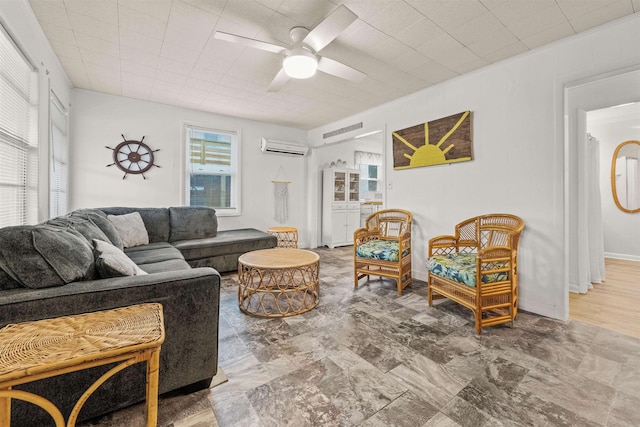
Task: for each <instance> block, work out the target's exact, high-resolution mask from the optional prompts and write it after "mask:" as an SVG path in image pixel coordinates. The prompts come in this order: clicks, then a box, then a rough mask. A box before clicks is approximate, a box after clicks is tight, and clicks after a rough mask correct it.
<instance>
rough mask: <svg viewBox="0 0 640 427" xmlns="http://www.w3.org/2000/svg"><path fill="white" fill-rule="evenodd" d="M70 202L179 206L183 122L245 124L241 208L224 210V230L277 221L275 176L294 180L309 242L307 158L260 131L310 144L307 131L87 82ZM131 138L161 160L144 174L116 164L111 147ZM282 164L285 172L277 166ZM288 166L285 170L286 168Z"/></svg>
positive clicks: (81, 96) (297, 214)
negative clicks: (275, 148) (271, 142)
mask: <svg viewBox="0 0 640 427" xmlns="http://www.w3.org/2000/svg"><path fill="white" fill-rule="evenodd" d="M73 105H74V111H75V114H74V116H73V120H72V129H71V130H72V135H71V138H72V142H71V146H72V151H71V160H70V163H71V171H70V174H71V182H70V186H71V188H70V191H71V208H72V209H77V208H82V207H98V206H138V207H145V206H179V205H181V204H182V197H181V196H182V191H183V171H184V167H183V162H184V147H185V143H184V142H183V141H184V139H183V126H184V123H185V122H188V123H192V124H198V125H201V126H206V127H210V128H214V129H221V130H231V131H241V142H240V145H241V155H240V156H241V157H240V159H241V164H242V166H241V167H242V176H241V185H242V196H241V197H242V205H241V207H242V214H241V215H240V216H233V217H220V218H219V226H220V229H221V230H228V229H237V228H257V229H261V230H266V229H267V228H268V227H271V226H275V225H279V224H278V223H277V222H276V221H275V219H273V217H274V212H273V206H274V200H273V191H274V190H273V183H272V182H271V180H272V179H286V180H289V181H292V182H291V184H290V185H289V220H288V221H287V223H286V225H289V226H293V227H297V228H298V230H299V235H300V245H301V246H304V245H307V239H306V237H305V236H306V235H307V234H308V231H307V229H306V225H305V218H306V204H305V201H306V198H305V188H306V182H305V179H306V174H305V171H306V164H305V163H306V161H307V160H306V158H304V157H291V156H286V155H276V154H265V153H262V152H261V151H260V149H259V142H258V140H259V138H260V137H266V138H273V139H279V140H283V141H292V142H300V143H306V137H307V135H306V131H302V130H299V129H294V128H288V127H283V126H276V125H272V124H267V123H261V122H256V121H251V120H244V119H239V118H234V117H228V116H222V115H217V114H211V113H206V112H203V111H197V110H191V109H187V108H181V107H174V106H169V105H164V104H157V103H153V102H147V101H140V100H135V99H130V98H125V97H120V96H114V95H107V94H103V93H98V92H92V91H87V90H81V89H74V91H73ZM120 134H124V136H125V137H126V138H127V139H140V138H142V136H144V137H145V139H144V141H145V143H147V144H148V145H149V147H151V148H152V149H154V150H155V149H160V151H158V152H157V153H155V159H156V164H158V165H159V166H161V167H160V168H152V169H151V170H150V171H149V172H148V173H146V174H145V175H146V176H147V179H146V180H145V179H143V178H142V176H140V175H128V176H127V178H126V179H122V176H123V175H124V174H123V173H122V172H121V171H120V170H119V169H117V168H116V167H115V166H112V167H106V165H107V164H110V163H112V158H111V156H112V151H111V150H108V149H107V148H105V146H109V147H112V148H113V147H115V146H116V145H117V144H118V143H119V142H121V141H122V137H121V136H120ZM281 167H282V171H281V172H279V170H280V168H281ZM283 172H284V174H283Z"/></svg>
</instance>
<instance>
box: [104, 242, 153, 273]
mask: <svg viewBox="0 0 640 427" xmlns="http://www.w3.org/2000/svg"><path fill="white" fill-rule="evenodd" d="M93 252H94V256H95V259H96V270H98V275H99V276H100V277H101V278H103V279H108V278H110V277H123V276H142V275H145V274H147V273H146V272H145V271H144V270H142V269H141V268H140V267H138V266H137V265H136V264H135V263H134V262H133V261H131V258H129V257H128V256H127V254H125V253H124V252H122V251H121V250H120V249H118V248H116V247H115V246H113V245H112V244H111V243H109V242H105V241H103V240H98V239H93Z"/></svg>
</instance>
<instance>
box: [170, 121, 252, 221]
mask: <svg viewBox="0 0 640 427" xmlns="http://www.w3.org/2000/svg"><path fill="white" fill-rule="evenodd" d="M191 129H194V130H197V131H201V132H209V133H218V134H222V135H229V136H231V137H232V142H231V173H230V175H231V189H230V192H231V196H230V204H231V207H229V208H219V207H213V208H214V209H215V210H216V215H217V216H239V215H241V213H242V207H241V204H242V203H241V202H242V180H241V177H242V174H241V164H242V162H241V161H240V152H241V150H240V145H241V143H242V132H241V130H240V129H237V130H224V129H219V128H215V127H211V126H207V125H203V124H196V123H191V122H184V123H183V126H182V140H183V149H182V155H183V161H182V165H183V167H184V173H183V175H182V179H183V182H182V203H183V205H184V206H190V203H191V200H190V198H191V191H190V183H191V167H190V166H191V162H190V157H191V156H190V153H191V140H190V136H189V134H190V130H191Z"/></svg>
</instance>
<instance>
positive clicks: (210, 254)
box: [0, 207, 277, 426]
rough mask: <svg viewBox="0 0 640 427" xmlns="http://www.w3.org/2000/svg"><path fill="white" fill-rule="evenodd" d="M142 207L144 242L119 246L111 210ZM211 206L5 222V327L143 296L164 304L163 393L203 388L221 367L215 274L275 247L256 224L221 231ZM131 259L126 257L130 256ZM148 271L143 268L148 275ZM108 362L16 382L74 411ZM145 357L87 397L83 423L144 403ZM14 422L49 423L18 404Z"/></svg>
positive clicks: (0, 245)
mask: <svg viewBox="0 0 640 427" xmlns="http://www.w3.org/2000/svg"><path fill="white" fill-rule="evenodd" d="M133 212H138V213H139V215H140V217H141V218H142V221H143V222H144V228H145V229H146V231H147V235H148V243H147V244H141V245H136V246H132V247H125V248H123V246H122V243H123V242H122V239H121V237H120V236H119V230H118V229H116V228H115V227H113V224H112V223H111V222H110V221H109V219H108V217H107V216H108V215H125V214H131V213H133ZM217 226H218V223H217V217H216V215H215V210H213V209H210V208H195V207H172V208H124V207H112V208H100V209H83V210H78V211H75V212H72V213H71V214H69V215H66V216H64V217H58V218H54V219H52V220H49V221H47V222H45V223H42V224H38V225H35V226H20V227H5V228H2V229H0V327H2V326H5V325H7V324H9V323H18V322H24V321H31V320H38V319H45V318H51V317H59V316H64V315H71V314H78V313H85V312H92V311H98V310H105V309H110V308H116V307H122V306H127V305H133V304H140V303H146V302H159V303H161V304H162V306H163V311H164V318H165V332H166V339H165V343H164V345H163V346H162V351H161V353H160V393H161V394H162V393H167V392H169V391H174V390H178V389H180V390H185V391H189V392H191V391H194V390H197V389H201V388H205V387H207V386H208V385H209V384H210V382H211V378H212V377H213V376H214V375H215V374H216V371H217V360H218V314H219V311H218V310H219V297H220V275H219V272H226V271H234V270H236V269H237V260H238V256H240V255H241V254H242V253H245V252H248V251H251V250H257V249H264V248H271V247H275V246H276V243H277V242H276V238H275V237H274V236H271V235H269V234H267V233H264V232H262V231H258V230H255V229H242V230H231V231H218V230H217ZM94 239H96V240H103V241H106V242H108V243H110V244H112V245H113V246H115V247H117V248H118V249H123V251H124V252H125V253H126V255H127V256H128V258H129V259H130V260H132V261H133V262H134V263H135V264H136V265H137V266H138V267H139V268H140V269H141V270H142V272H141V273H140V274H137V275H133V276H123V277H105V276H121V274H118V273H116V274H113V272H112V271H111V270H109V269H105V268H104V265H103V263H101V261H104V260H103V257H102V254H99V253H96V248H97V246H96V242H95V241H94ZM125 258H126V257H125ZM144 273H147V274H144ZM109 368H111V366H106V367H100V368H93V369H89V370H85V371H81V372H77V373H72V374H67V375H64V376H61V377H55V378H50V379H46V380H40V381H37V382H34V383H31V384H25V385H23V386H19V387H16V388H18V389H23V390H27V391H32V392H35V393H37V394H40V395H42V396H45V397H46V398H48V399H50V400H51V401H52V402H54V403H55V404H56V405H57V406H58V407H59V408H60V409H61V410H62V412H63V414H64V415H65V417H66V416H68V414H69V412H70V411H71V409H72V407H73V404H74V403H75V401H76V400H77V398H78V397H79V396H80V394H81V393H82V392H84V390H86V388H87V387H88V386H89V385H90V384H91V383H92V382H93V381H94V380H95V379H97V378H98V377H99V376H100V375H101V374H102V373H104V372H105V371H106V370H107V369H109ZM143 368H144V367H143V366H142V365H141V364H138V365H134V366H132V367H129V368H127V369H125V370H123V371H122V372H120V373H118V374H117V375H116V376H114V377H113V378H111V379H110V380H109V381H107V382H106V383H105V384H103V385H102V386H101V387H100V388H99V389H98V390H97V391H96V392H95V393H94V394H93V395H92V397H91V398H90V399H89V400H88V401H87V403H86V404H85V406H84V408H83V410H82V412H81V413H80V417H79V420H86V419H89V418H93V417H95V416H98V415H102V414H105V413H108V412H111V411H113V410H116V409H119V408H122V407H125V406H128V405H131V404H133V403H136V402H140V401H142V400H144V391H145V387H144V386H145V375H144V369H143ZM12 425H13V426H33V425H42V426H47V425H52V421H51V419H50V418H48V416H47V415H46V413H45V412H44V411H42V410H40V409H38V408H37V407H35V406H33V405H31V404H27V403H24V402H21V401H15V400H14V402H13V406H12Z"/></svg>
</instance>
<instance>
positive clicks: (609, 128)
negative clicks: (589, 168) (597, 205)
mask: <svg viewBox="0 0 640 427" xmlns="http://www.w3.org/2000/svg"><path fill="white" fill-rule="evenodd" d="M587 117H588V121H587V129H588V131H589V133H591V135H593V136H594V137H595V138H597V139H598V140H599V141H600V192H601V195H602V228H603V235H604V251H605V256H608V257H612V258H622V259H631V260H636V261H640V213H627V212H624V211H621V210H620V209H618V207H617V206H616V204H615V202H614V200H613V193H612V188H611V160H612V158H613V153H614V152H615V150H616V147H617V146H618V145H619V144H620V143H622V142H624V141H629V140H636V141H640V115H638V116H636V117H628V116H625V117H624V118H621V119H619V120H615V119H610V120H605V121H602V120H592V115H590V114H589V115H588V116H587Z"/></svg>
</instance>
